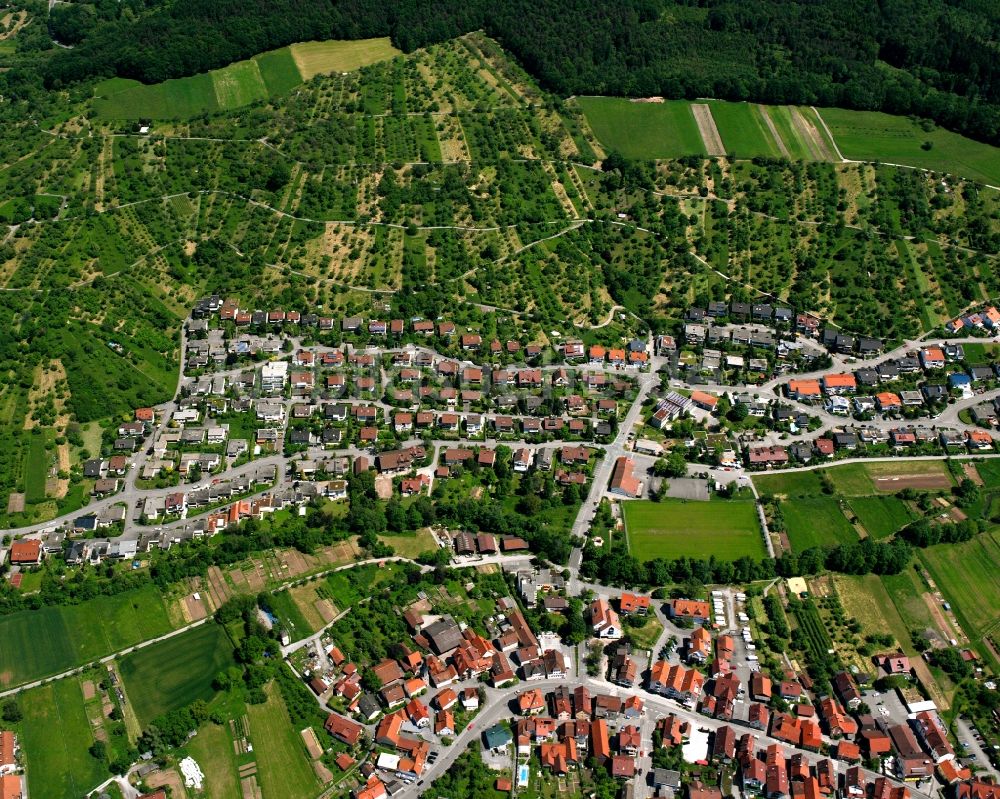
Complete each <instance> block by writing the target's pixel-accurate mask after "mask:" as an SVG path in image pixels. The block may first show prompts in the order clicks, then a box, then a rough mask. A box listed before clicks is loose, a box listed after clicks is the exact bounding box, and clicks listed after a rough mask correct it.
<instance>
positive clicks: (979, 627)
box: [919, 532, 1000, 639]
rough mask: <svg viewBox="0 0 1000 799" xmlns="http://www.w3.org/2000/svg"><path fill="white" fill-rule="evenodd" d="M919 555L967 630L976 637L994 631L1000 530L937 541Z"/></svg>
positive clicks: (999, 599) (999, 609)
mask: <svg viewBox="0 0 1000 799" xmlns="http://www.w3.org/2000/svg"><path fill="white" fill-rule="evenodd" d="M919 554H920V559H921V560H922V561H923V562H924V564H925V565H926V566H927V569H928V571H930V573H931V576H932V577H933V578H934V582H935V583H936V584H937V586H938V588H939V589H941V592H942V593H943V594H944V596H945V597H946V598H947V599H948V600H949V601H950V602H951V603H952V607H953V608H954V609H955V613H956V615H957V616H958V620H959V622H960V623H961V624H962V627H963V628H965V631H966V632H967V633H968V634H969V635H970V636H971V637H972V638H974V639H975V638H978V637H981V636H983V635H984V634H986V633H987V631H989V632H993V631H994V628H995V627H996V625H997V623H998V622H1000V533H998V532H992V533H983V534H981V535H978V536H976V537H975V538H973V539H972V540H971V541H966V542H965V543H962V544H938V545H937V546H933V547H929V548H927V549H924V550H921V551H920V553H919Z"/></svg>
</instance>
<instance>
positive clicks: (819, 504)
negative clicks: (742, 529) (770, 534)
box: [781, 497, 858, 552]
mask: <svg viewBox="0 0 1000 799" xmlns="http://www.w3.org/2000/svg"><path fill="white" fill-rule="evenodd" d="M781 513H782V516H784V518H785V529H786V531H787V532H788V542H789V543H790V544H791V546H792V550H793V551H794V552H801V551H802V550H804V549H809V548H810V547H833V546H836V545H837V544H851V543H854V542H855V541H857V540H858V536H857V534H856V533H855V532H854V528H853V527H852V526H851V523H850V522H849V521H847V518H846V517H845V516H844V514H843V512H842V511H841V510H840V504H839V503H838V501H837V500H836V499H833V498H832V497H814V498H811V499H792V500H788V501H786V502H782V503H781Z"/></svg>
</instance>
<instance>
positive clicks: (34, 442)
mask: <svg viewBox="0 0 1000 799" xmlns="http://www.w3.org/2000/svg"><path fill="white" fill-rule="evenodd" d="M46 438H47V436H46V434H45V431H44V430H40V432H39V434H37V435H29V436H28V439H29V441H30V443H29V444H28V450H27V452H26V454H25V458H26V461H25V464H24V489H25V501H26V502H28V503H35V502H43V501H44V500H45V482H46V480H47V479H48V476H49V454H48V452H47V451H46V450H45V441H46Z"/></svg>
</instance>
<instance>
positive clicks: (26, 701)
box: [5, 644, 108, 799]
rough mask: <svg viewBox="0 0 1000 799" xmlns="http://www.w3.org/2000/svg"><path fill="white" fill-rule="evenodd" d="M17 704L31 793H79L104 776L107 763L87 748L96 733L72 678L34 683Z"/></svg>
mask: <svg viewBox="0 0 1000 799" xmlns="http://www.w3.org/2000/svg"><path fill="white" fill-rule="evenodd" d="M5 645H6V644H5ZM18 704H19V705H20V707H21V710H22V711H23V712H24V720H23V721H22V722H21V746H22V747H23V748H24V751H25V755H26V758H25V759H26V761H27V774H28V793H29V795H31V796H34V797H45V799H79V797H81V796H84V795H85V794H86V793H87V792H88V791H90V790H92V789H93V788H96V787H97V786H98V785H99V784H100V783H101V782H103V781H104V780H105V779H106V778H107V776H108V773H107V769H106V768H104V766H103V764H102V763H101V762H100V761H98V760H95V759H94V758H93V757H91V755H90V752H88V751H87V750H88V749H89V747H90V745H91V744H92V743H93V742H94V738H93V735H92V734H91V731H90V722H89V721H88V719H87V714H86V711H85V710H84V707H83V693H82V691H81V690H80V684H79V682H77V680H76V679H75V678H70V679H65V680H58V681H56V682H53V683H49V684H48V685H43V686H41V687H39V688H33V689H32V690H30V691H28V692H27V693H25V694H24V695H23V696H22V697H21V700H20V702H19V703H18Z"/></svg>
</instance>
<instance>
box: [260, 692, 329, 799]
mask: <svg viewBox="0 0 1000 799" xmlns="http://www.w3.org/2000/svg"><path fill="white" fill-rule="evenodd" d="M265 691H266V692H267V702H265V703H264V704H263V705H248V706H247V716H248V717H249V719H250V738H251V739H252V740H253V744H254V747H253V748H254V754H255V755H256V757H257V781H258V782H259V783H260V787H261V790H262V791H263V794H264V799H272V797H273V799H279V797H282V798H284V797H287V799H311V798H312V797H313V796H315V795H316V793H317V791H318V790H319V787H320V786H319V782H318V780H317V779H316V774H315V772H314V771H313V769H312V766H311V765H310V764H309V760H308V759H307V757H306V750H305V746H304V744H303V743H302V736H301V735H300V734H299V731H298V730H296V729H293V728H292V722H291V719H290V718H289V717H288V711H287V710H286V709H285V705H284V702H282V700H281V693H280V691H279V690H278V687H277V686H276V685H275V684H274V683H271V684H270V685H268V686H267V687H266V688H265Z"/></svg>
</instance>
